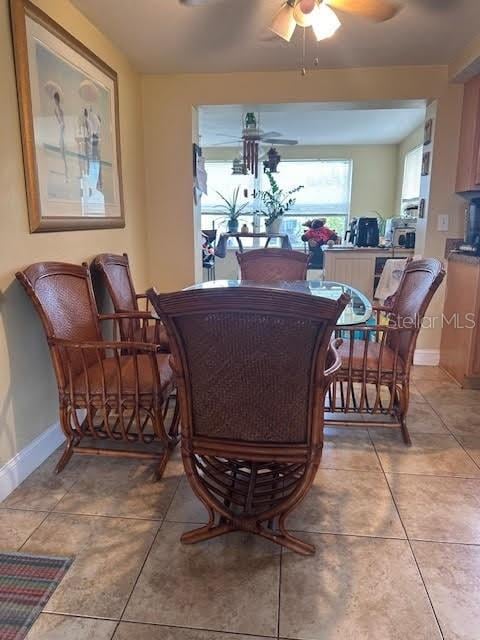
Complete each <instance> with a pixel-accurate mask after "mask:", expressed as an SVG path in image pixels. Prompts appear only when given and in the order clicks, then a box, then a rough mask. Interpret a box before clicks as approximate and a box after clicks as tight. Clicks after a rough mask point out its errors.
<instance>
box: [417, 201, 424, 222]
mask: <svg viewBox="0 0 480 640" xmlns="http://www.w3.org/2000/svg"><path fill="white" fill-rule="evenodd" d="M418 217H419V218H425V198H421V199H420V202H419V204H418Z"/></svg>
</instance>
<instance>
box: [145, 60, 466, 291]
mask: <svg viewBox="0 0 480 640" xmlns="http://www.w3.org/2000/svg"><path fill="white" fill-rule="evenodd" d="M142 82H143V112H144V127H145V128H144V130H145V166H146V175H147V191H146V196H147V215H148V228H149V247H150V251H149V266H150V275H151V277H152V279H153V280H154V282H155V284H156V285H157V286H159V287H160V288H163V289H175V288H178V287H182V286H185V285H186V284H189V283H191V282H192V281H193V280H194V278H195V264H196V262H197V261H198V257H197V256H195V255H194V254H193V251H192V250H191V249H192V246H193V240H194V236H195V233H196V232H195V226H194V224H193V208H192V195H191V194H192V175H191V141H192V129H191V122H192V119H191V110H192V106H195V105H204V104H246V103H247V104H263V103H268V104H271V103H286V102H308V101H312V102H318V101H329V102H332V101H333V102H340V101H362V102H367V103H372V102H374V101H383V100H388V101H391V100H412V99H413V100H415V99H421V98H436V97H442V99H443V96H444V95H445V92H446V91H447V86H448V85H447V83H448V70H447V68H446V67H392V68H378V69H377V68H376V69H341V70H338V69H337V70H317V71H312V72H311V73H309V74H307V76H306V77H302V76H301V75H300V74H299V73H298V72H295V71H292V72H270V73H268V72H265V73H234V74H198V75H170V76H144V77H143V79H142ZM449 157H450V160H451V161H452V172H454V171H455V168H454V166H453V164H454V162H456V160H454V159H453V157H452V156H451V154H449ZM175 239H177V240H175ZM165 264H168V265H169V268H168V269H166V268H165V267H164V265H165Z"/></svg>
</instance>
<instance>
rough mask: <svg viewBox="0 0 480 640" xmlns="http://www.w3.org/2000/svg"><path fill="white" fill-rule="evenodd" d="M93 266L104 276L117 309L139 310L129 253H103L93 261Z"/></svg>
mask: <svg viewBox="0 0 480 640" xmlns="http://www.w3.org/2000/svg"><path fill="white" fill-rule="evenodd" d="M93 266H94V268H95V269H96V270H97V271H99V272H100V273H101V274H102V276H103V279H104V281H105V285H106V287H107V291H108V293H109V295H110V298H111V299H112V302H113V307H114V309H115V311H116V312H117V313H120V312H122V311H138V304H137V298H136V293H135V287H134V286H133V280H132V274H131V272H130V265H129V262H128V256H127V254H126V253H124V254H123V255H121V256H120V255H115V254H113V253H101V254H100V255H98V256H97V257H96V258H95V260H94V261H93Z"/></svg>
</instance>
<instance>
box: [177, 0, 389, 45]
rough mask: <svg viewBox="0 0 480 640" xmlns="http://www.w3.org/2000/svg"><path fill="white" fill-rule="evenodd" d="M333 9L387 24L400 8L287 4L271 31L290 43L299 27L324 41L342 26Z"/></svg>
mask: <svg viewBox="0 0 480 640" xmlns="http://www.w3.org/2000/svg"><path fill="white" fill-rule="evenodd" d="M179 1H180V4H183V5H186V6H190V7H194V6H200V5H207V4H213V3H215V2H218V1H219V0H179ZM224 1H226V0H224ZM333 9H335V10H338V11H341V12H345V13H352V14H354V15H358V16H362V17H364V18H367V19H369V20H373V21H375V22H385V21H386V20H390V19H391V18H393V17H394V16H395V15H396V14H397V13H398V11H400V6H399V5H398V4H397V2H396V1H394V0H286V1H285V2H284V3H283V5H282V7H281V8H280V10H279V12H278V13H277V15H276V16H275V18H274V20H273V22H272V24H271V25H270V29H271V30H272V31H273V32H274V33H275V34H276V35H278V36H280V38H283V39H284V40H286V41H287V42H290V40H291V39H292V36H293V33H294V31H295V28H296V27H297V26H299V27H304V28H307V27H312V29H313V31H314V33H315V36H316V38H317V40H323V39H325V38H329V37H330V36H332V35H333V34H334V33H335V31H337V29H338V28H339V27H340V26H341V22H340V20H339V18H338V16H337V14H336V13H335V11H333Z"/></svg>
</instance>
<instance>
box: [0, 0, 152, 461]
mask: <svg viewBox="0 0 480 640" xmlns="http://www.w3.org/2000/svg"><path fill="white" fill-rule="evenodd" d="M37 4H38V5H39V6H40V7H41V8H42V9H44V10H45V11H46V12H47V13H49V14H50V15H51V16H52V17H53V18H54V19H55V20H57V22H59V23H60V24H61V25H62V26H64V27H65V28H66V29H67V30H68V31H70V32H71V33H73V34H74V35H75V36H76V37H77V38H79V39H80V40H81V41H82V42H84V43H85V44H86V45H87V46H88V47H90V48H91V49H92V50H93V51H94V52H95V53H96V54H97V55H99V56H100V57H101V58H102V59H104V60H105V61H106V62H107V63H108V64H109V65H110V66H112V67H113V68H114V69H115V70H116V71H117V72H118V74H119V91H120V126H121V143H122V160H123V178H124V191H125V207H126V228H125V229H116V230H101V231H83V232H78V231H76V232H69V233H47V234H34V235H31V234H30V233H29V231H28V218H27V210H26V201H25V188H24V174H23V165H22V150H21V142H20V132H19V123H18V109H17V96H16V89H15V76H14V66H13V58H12V47H11V37H10V26H9V16H8V3H7V0H0V96H1V100H2V117H1V118H0V140H1V144H2V148H1V152H2V160H1V163H0V215H1V222H2V226H1V236H0V466H1V464H2V463H4V462H5V461H7V460H9V459H10V458H12V457H13V455H14V454H15V453H16V452H17V451H20V450H21V449H22V448H23V447H25V446H26V445H27V444H28V443H29V442H30V441H31V440H33V439H34V438H35V437H36V436H38V435H39V434H40V433H42V432H43V431H44V430H45V429H46V428H47V427H49V426H50V425H51V424H53V423H54V422H55V421H56V420H57V403H56V388H55V384H54V380H53V376H52V374H51V366H50V361H49V355H48V352H47V347H46V344H45V339H44V336H43V333H42V331H41V328H40V326H39V322H38V320H37V318H36V317H35V314H34V311H33V309H32V306H31V304H30V302H29V301H28V300H27V298H26V295H25V294H24V292H23V290H22V289H21V288H20V286H19V285H18V284H17V283H16V281H15V279H14V274H15V271H16V270H18V269H21V268H22V267H24V266H26V265H27V264H30V263H32V262H36V261H39V260H62V261H69V262H75V263H80V262H81V261H83V260H85V259H87V258H90V257H92V256H94V255H95V254H97V253H99V252H102V251H113V252H123V251H127V252H128V253H129V255H130V257H131V260H132V263H133V269H134V275H135V277H136V280H137V282H138V285H139V286H143V285H144V284H146V282H147V271H146V257H145V216H144V182H143V175H144V171H143V142H142V121H141V118H142V113H141V85H140V79H139V77H138V75H137V74H136V73H135V72H134V71H133V70H132V68H131V67H130V65H129V63H128V62H127V60H126V59H125V57H124V56H123V55H122V54H121V53H120V52H119V51H118V50H117V49H115V47H114V46H113V45H112V44H111V43H110V42H109V41H108V40H107V39H106V38H105V37H104V36H103V35H102V34H101V33H100V32H99V31H97V30H96V29H95V28H94V27H93V26H92V25H91V24H90V23H89V22H88V21H87V20H86V19H85V18H84V17H83V16H82V15H81V14H80V13H79V12H78V11H77V10H76V9H74V8H73V6H72V5H70V3H68V2H67V1H66V0H38V3H37Z"/></svg>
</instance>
